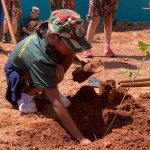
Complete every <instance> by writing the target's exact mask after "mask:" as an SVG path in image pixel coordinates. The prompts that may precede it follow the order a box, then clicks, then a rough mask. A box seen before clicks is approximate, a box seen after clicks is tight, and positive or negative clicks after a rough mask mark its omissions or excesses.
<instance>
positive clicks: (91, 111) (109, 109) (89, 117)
mask: <svg viewBox="0 0 150 150" xmlns="http://www.w3.org/2000/svg"><path fill="white" fill-rule="evenodd" d="M114 93H116V95H115V94H114ZM118 93H119V94H118ZM120 93H122V94H120ZM110 94H111V91H110V92H109V93H108V94H107V95H105V96H99V95H98V94H97V93H96V92H95V90H94V87H90V86H83V87H81V89H80V90H79V91H78V92H77V93H76V95H74V96H73V97H69V99H70V100H71V106H70V107H69V112H70V114H71V116H72V118H73V120H74V121H75V123H76V125H77V126H78V128H79V129H80V131H81V132H82V133H83V134H84V135H85V136H86V137H88V138H89V139H91V140H92V141H94V140H95V139H100V138H102V137H103V136H104V134H105V132H106V130H107V128H108V127H109V125H110V122H111V121H112V119H113V118H114V116H115V114H116V111H117V110H116V108H117V106H118V105H119V104H120V101H121V98H122V97H123V95H124V93H123V92H122V91H121V92H119V91H117V90H116V91H114V89H113V94H111V101H110ZM113 96H114V97H113ZM115 100H116V101H115ZM125 107H126V106H124V108H123V109H122V112H121V113H119V114H118V115H117V117H116V119H115V122H114V123H113V125H112V127H111V128H110V130H109V132H108V133H107V134H109V133H110V132H111V131H112V129H114V128H121V127H122V126H126V125H128V124H132V118H131V117H130V116H128V114H127V112H128V111H129V109H128V108H127V110H126V109H125ZM37 108H38V110H39V111H40V112H41V113H42V114H43V115H45V116H46V117H48V118H49V117H50V118H53V119H55V120H56V121H57V117H56V115H55V113H54V111H53V108H52V106H51V104H50V103H49V102H48V101H43V100H40V101H38V100H37ZM123 112H124V113H123Z"/></svg>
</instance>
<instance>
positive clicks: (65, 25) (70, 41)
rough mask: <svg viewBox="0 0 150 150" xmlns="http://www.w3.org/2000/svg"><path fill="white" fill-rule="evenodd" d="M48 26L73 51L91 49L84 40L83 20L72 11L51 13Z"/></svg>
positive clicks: (65, 10) (64, 10)
mask: <svg viewBox="0 0 150 150" xmlns="http://www.w3.org/2000/svg"><path fill="white" fill-rule="evenodd" d="M48 26H49V29H50V30H51V32H53V33H57V34H59V35H60V36H61V37H62V39H63V41H64V42H65V44H66V45H67V46H68V47H69V48H70V49H72V50H73V51H75V52H79V51H85V50H88V49H90V48H91V45H90V44H89V43H88V41H87V40H86V39H85V35H84V23H83V20H82V19H81V18H80V15H79V14H77V13H75V12H74V11H72V10H69V9H60V10H56V11H53V12H52V14H51V16H50V18H49V23H48Z"/></svg>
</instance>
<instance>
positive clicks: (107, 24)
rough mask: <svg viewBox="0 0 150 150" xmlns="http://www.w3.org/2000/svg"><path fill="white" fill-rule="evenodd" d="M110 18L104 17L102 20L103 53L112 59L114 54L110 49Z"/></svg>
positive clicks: (111, 21) (111, 20)
mask: <svg viewBox="0 0 150 150" xmlns="http://www.w3.org/2000/svg"><path fill="white" fill-rule="evenodd" d="M112 23H113V19H112V17H111V16H110V17H105V19H104V52H105V55H106V56H108V57H114V56H115V53H114V52H113V51H112V50H111V48H110V41H111V35H112Z"/></svg>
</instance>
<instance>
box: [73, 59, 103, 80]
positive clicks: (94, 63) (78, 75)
mask: <svg viewBox="0 0 150 150" xmlns="http://www.w3.org/2000/svg"><path fill="white" fill-rule="evenodd" d="M103 68H104V64H103V62H102V60H101V59H97V58H93V59H92V60H91V61H90V62H89V63H87V64H85V65H84V66H81V67H79V68H76V69H75V70H74V71H73V72H72V76H73V81H76V82H78V83H81V82H84V81H85V80H87V79H88V78H89V77H90V76H91V75H92V74H94V73H98V72H100V71H102V69H103Z"/></svg>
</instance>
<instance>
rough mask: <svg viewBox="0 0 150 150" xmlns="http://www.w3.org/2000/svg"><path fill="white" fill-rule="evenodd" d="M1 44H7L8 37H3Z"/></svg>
mask: <svg viewBox="0 0 150 150" xmlns="http://www.w3.org/2000/svg"><path fill="white" fill-rule="evenodd" d="M1 42H2V43H8V37H7V36H6V35H3V37H2V41H1Z"/></svg>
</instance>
